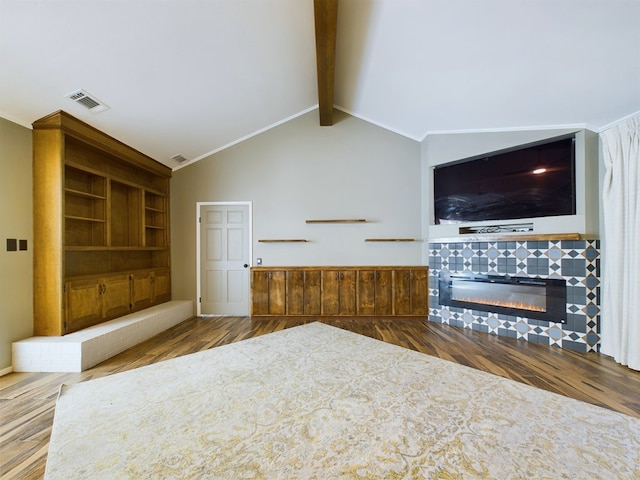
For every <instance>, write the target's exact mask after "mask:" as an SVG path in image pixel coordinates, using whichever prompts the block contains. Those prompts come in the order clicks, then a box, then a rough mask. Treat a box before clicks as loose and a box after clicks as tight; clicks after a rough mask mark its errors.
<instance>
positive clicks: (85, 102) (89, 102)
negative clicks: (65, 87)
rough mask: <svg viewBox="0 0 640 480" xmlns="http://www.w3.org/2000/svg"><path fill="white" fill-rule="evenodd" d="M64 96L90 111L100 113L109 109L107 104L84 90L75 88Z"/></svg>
mask: <svg viewBox="0 0 640 480" xmlns="http://www.w3.org/2000/svg"><path fill="white" fill-rule="evenodd" d="M65 97H67V98H70V99H71V100H73V101H74V102H76V103H79V104H80V105H82V106H83V107H85V108H87V109H88V110H89V111H91V112H92V113H100V112H104V111H105V110H108V109H109V105H107V104H106V103H104V102H101V101H100V100H98V99H97V98H96V97H95V96H94V95H91V94H90V93H88V92H87V91H85V90H76V91H75V92H71V93H69V94H67V95H65Z"/></svg>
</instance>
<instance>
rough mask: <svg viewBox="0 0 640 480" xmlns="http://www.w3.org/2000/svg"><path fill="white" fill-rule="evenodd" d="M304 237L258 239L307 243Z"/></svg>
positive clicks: (268, 241)
mask: <svg viewBox="0 0 640 480" xmlns="http://www.w3.org/2000/svg"><path fill="white" fill-rule="evenodd" d="M308 241H309V240H305V239H304V238H275V239H262V240H258V242H259V243H306V242H308Z"/></svg>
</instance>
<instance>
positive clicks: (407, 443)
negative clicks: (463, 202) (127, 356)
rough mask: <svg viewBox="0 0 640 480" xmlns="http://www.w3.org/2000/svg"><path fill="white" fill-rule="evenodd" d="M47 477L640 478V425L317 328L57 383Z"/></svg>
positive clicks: (374, 342)
mask: <svg viewBox="0 0 640 480" xmlns="http://www.w3.org/2000/svg"><path fill="white" fill-rule="evenodd" d="M46 478H47V479H48V480H54V479H64V480H71V479H83V480H85V479H91V480H95V479H109V480H113V479H154V480H155V479H167V478H176V479H187V478H198V479H208V478H211V479H227V478H228V479H234V480H235V479H259V478H268V479H298V478H302V479H334V478H347V479H350V478H352V479H360V478H366V479H382V478H394V479H395V478H439V479H454V478H464V479H474V478H483V479H485V478H495V479H500V480H505V479H516V478H517V479H537V478H550V479H561V478H567V479H578V478H588V479H606V480H611V479H616V478H623V479H625V478H626V479H632V478H633V479H637V478H640V420H639V419H635V418H632V417H629V416H626V415H622V414H619V413H615V412H611V411H609V410H606V409H603V408H599V407H595V406H592V405H589V404H586V403H583V402H579V401H577V400H572V399H568V398H565V397H562V396H560V395H555V394H552V393H549V392H545V391H543V390H539V389H536V388H533V387H529V386H526V385H522V384H519V383H517V382H514V381H510V380H506V379H503V378H500V377H498V376H495V375H491V374H487V373H483V372H479V371H477V370H474V369H472V368H468V367H464V366H460V365H457V364H454V363H451V362H447V361H444V360H441V359H438V358H434V357H431V356H428V355H424V354H421V353H417V352H414V351H411V350H407V349H404V348H401V347H397V346H394V345H389V344H385V343H383V342H380V341H377V340H373V339H370V338H368V337H364V336H361V335H357V334H354V333H350V332H347V331H344V330H340V329H338V328H335V327H330V326H327V325H324V324H321V323H312V324H307V325H304V326H300V327H295V328H292V329H288V330H284V331H281V332H277V333H272V334H269V335H264V336H261V337H257V338H253V339H250V340H245V341H242V342H239V343H235V344H232V345H227V346H222V347H218V348H214V349H212V350H208V351H205V352H200V353H196V354H193V355H188V356H185V357H180V358H177V359H173V360H168V361H166V362H163V363H159V364H155V365H151V366H148V367H143V368H139V369H137V370H133V371H129V372H124V373H120V374H116V375H112V376H110V377H105V378H102V379H97V380H92V381H88V382H85V383H81V384H78V385H64V386H62V388H61V392H60V397H59V399H58V403H57V406H56V412H55V419H54V425H53V433H52V436H51V443H50V447H49V457H48V460H47V470H46Z"/></svg>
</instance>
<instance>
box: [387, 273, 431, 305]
mask: <svg viewBox="0 0 640 480" xmlns="http://www.w3.org/2000/svg"><path fill="white" fill-rule="evenodd" d="M393 273H394V278H393V307H394V313H395V315H428V314H429V274H428V271H427V270H426V269H418V270H412V269H409V268H407V269H399V270H395V271H394V272H393Z"/></svg>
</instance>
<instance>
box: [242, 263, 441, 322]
mask: <svg viewBox="0 0 640 480" xmlns="http://www.w3.org/2000/svg"><path fill="white" fill-rule="evenodd" d="M428 282H429V275H428V267H425V266H415V267H253V268H252V284H251V306H252V309H251V312H252V315H256V316H262V315H292V316H298V315H307V316H309V315H318V316H320V315H327V316H329V315H330V316H334V315H342V316H427V315H428V313H429V311H428V310H429V309H428V306H429V301H428V295H429V285H428Z"/></svg>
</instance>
